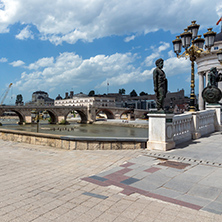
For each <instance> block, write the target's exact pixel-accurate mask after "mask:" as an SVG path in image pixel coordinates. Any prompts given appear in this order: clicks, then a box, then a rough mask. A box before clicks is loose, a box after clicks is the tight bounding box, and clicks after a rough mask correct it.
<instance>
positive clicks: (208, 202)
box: [0, 133, 222, 222]
mask: <svg viewBox="0 0 222 222" xmlns="http://www.w3.org/2000/svg"><path fill="white" fill-rule="evenodd" d="M221 142H222V138H221V134H219V133H216V134H213V135H211V136H210V137H206V138H201V139H199V140H196V141H195V142H194V143H191V144H186V146H184V147H182V146H181V147H177V149H175V150H172V151H168V152H166V153H165V152H153V151H152V152H151V151H148V150H61V149H55V148H52V147H46V146H40V145H30V144H24V143H17V142H10V141H3V140H0V181H1V182H0V222H52V221H53V222H75V221H76V222H144V221H146V222H167V221H169V222H180V221H182V222H184V221H186V222H187V221H192V222H195V221H199V222H215V221H216V222H217V221H218V222H219V221H222V215H221V212H222V207H221V203H222V197H221V190H222V187H221V184H222V177H221V175H222V174H221V173H222V172H221V170H222V168H221V167H220V165H219V164H221V162H222V161H220V160H221V159H222V158H221V156H222V152H221V149H222V147H221ZM200 154H201V155H200ZM178 158H179V159H178ZM175 160H176V161H175Z"/></svg>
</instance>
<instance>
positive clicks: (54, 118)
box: [41, 109, 58, 124]
mask: <svg viewBox="0 0 222 222" xmlns="http://www.w3.org/2000/svg"><path fill="white" fill-rule="evenodd" d="M41 111H42V110H41ZM44 111H47V112H48V114H49V116H50V118H51V122H50V123H51V124H56V123H57V122H58V116H57V115H56V113H55V112H54V111H53V110H51V109H45V110H44Z"/></svg>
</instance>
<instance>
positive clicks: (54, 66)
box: [14, 52, 136, 91]
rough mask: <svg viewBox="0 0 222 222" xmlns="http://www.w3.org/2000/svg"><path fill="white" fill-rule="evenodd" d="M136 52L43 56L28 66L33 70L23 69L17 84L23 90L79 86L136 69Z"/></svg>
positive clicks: (15, 85)
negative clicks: (87, 56)
mask: <svg viewBox="0 0 222 222" xmlns="http://www.w3.org/2000/svg"><path fill="white" fill-rule="evenodd" d="M135 58H136V54H135V55H134V54H131V53H126V54H120V53H116V54H113V55H110V56H105V55H97V56H95V57H91V58H89V59H85V60H83V59H82V58H81V57H80V56H79V55H76V54H75V53H69V52H65V53H61V54H60V55H59V56H58V57H57V58H55V59H54V58H52V57H50V58H42V59H39V60H38V61H36V62H35V63H32V64H30V65H29V66H27V67H26V68H28V69H30V70H33V69H34V70H35V71H34V72H30V73H28V72H23V73H22V74H21V79H22V81H21V80H19V81H17V82H16V83H15V84H14V87H18V88H19V89H20V90H25V91H28V90H33V86H38V87H39V88H41V89H42V90H48V89H49V87H50V88H57V89H58V87H59V88H62V87H64V88H65V87H66V88H67V87H68V86H70V85H71V86H72V87H77V88H78V87H79V86H81V85H83V84H88V83H90V82H92V81H95V80H96V81H97V82H99V81H100V82H102V81H104V80H105V79H106V78H112V77H114V76H118V75H121V74H122V73H128V74H130V73H133V72H135V70H136V69H135V67H134V66H133V65H132V63H133V62H134V61H135Z"/></svg>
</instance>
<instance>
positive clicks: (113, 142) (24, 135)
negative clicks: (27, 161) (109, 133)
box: [0, 129, 147, 150]
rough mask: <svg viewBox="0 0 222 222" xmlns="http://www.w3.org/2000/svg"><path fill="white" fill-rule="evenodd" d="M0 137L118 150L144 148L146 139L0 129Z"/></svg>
mask: <svg viewBox="0 0 222 222" xmlns="http://www.w3.org/2000/svg"><path fill="white" fill-rule="evenodd" d="M0 139H2V140H7V141H15V142H21V143H28V144H35V145H43V146H51V147H55V148H60V149H66V150H120V149H141V148H146V143H147V140H146V139H140V138H138V139H137V138H135V139H130V138H109V137H100V138H93V137H72V136H67V137H66V136H61V135H52V134H43V133H33V132H20V131H17V130H6V129H0Z"/></svg>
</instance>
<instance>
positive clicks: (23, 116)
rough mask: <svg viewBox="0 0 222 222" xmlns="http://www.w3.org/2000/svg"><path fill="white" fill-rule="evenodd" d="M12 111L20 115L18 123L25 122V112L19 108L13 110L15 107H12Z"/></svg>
mask: <svg viewBox="0 0 222 222" xmlns="http://www.w3.org/2000/svg"><path fill="white" fill-rule="evenodd" d="M10 111H12V112H14V113H16V115H17V116H18V117H19V122H18V124H23V123H24V122H25V115H24V113H22V112H19V111H18V110H13V109H11V110H10ZM4 112H5V111H4Z"/></svg>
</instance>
